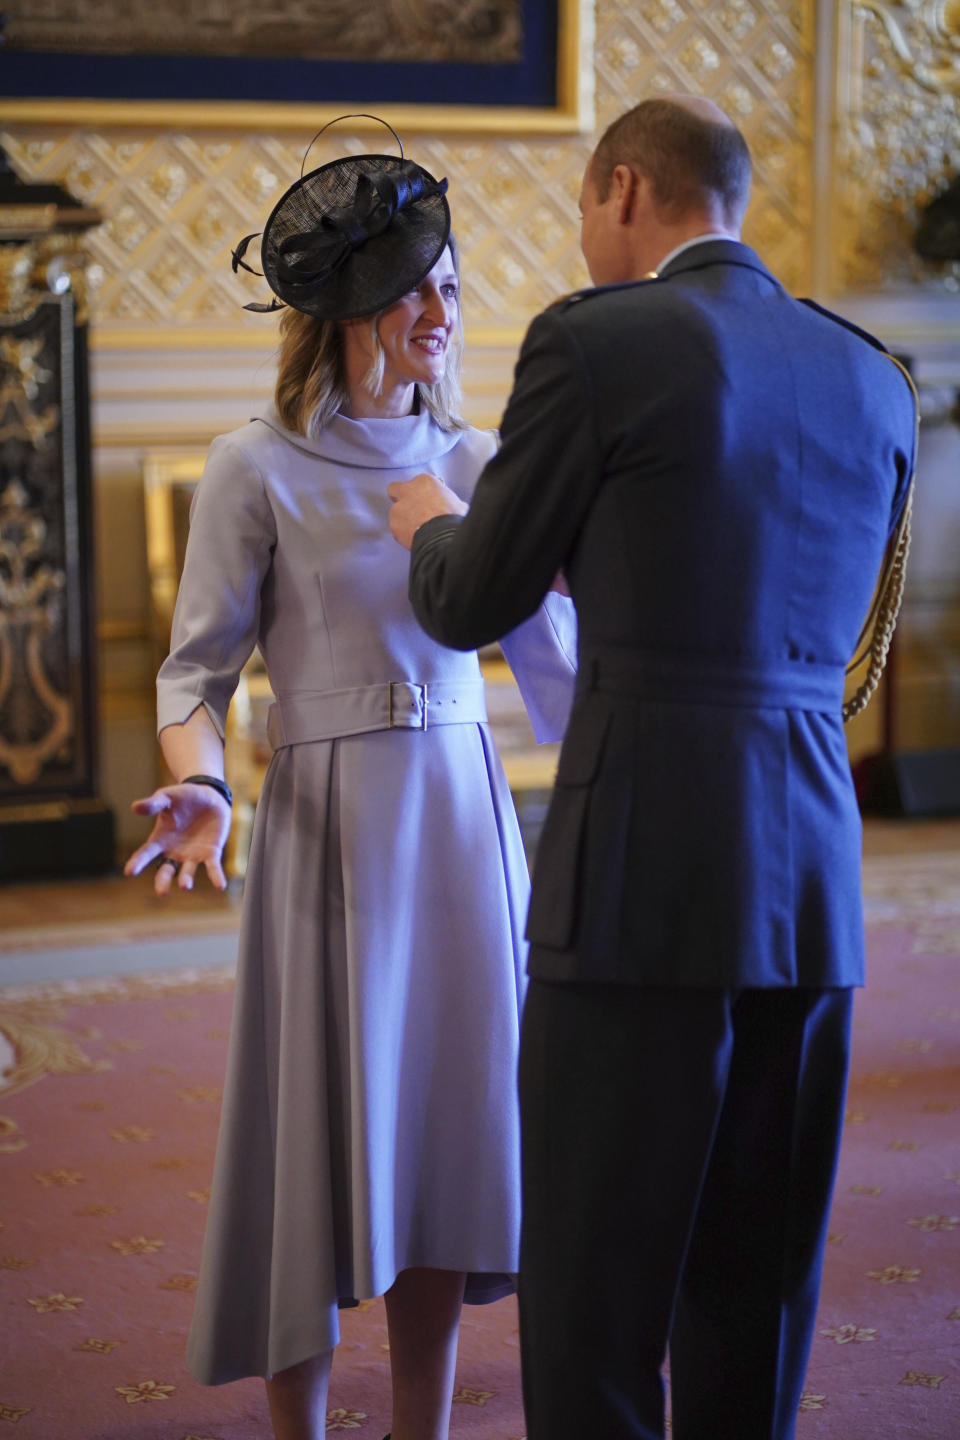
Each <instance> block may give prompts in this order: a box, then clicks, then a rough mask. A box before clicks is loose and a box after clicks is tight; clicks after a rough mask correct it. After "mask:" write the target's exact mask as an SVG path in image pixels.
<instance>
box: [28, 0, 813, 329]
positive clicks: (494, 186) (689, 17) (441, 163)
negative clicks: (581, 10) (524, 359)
mask: <svg viewBox="0 0 960 1440" xmlns="http://www.w3.org/2000/svg"><path fill="white" fill-rule="evenodd" d="M812 36H813V0H721V3H720V4H719V5H717V4H714V3H712V0H710V3H707V0H639V3H637V0H598V5H597V15H596V49H595V79H596V91H597V103H598V121H599V124H600V125H601V126H602V125H605V124H606V123H608V122H609V121H610V120H611V119H613V117H614V116H615V115H617V114H618V113H619V112H620V111H621V110H623V109H625V108H627V107H628V106H629V105H630V104H632V103H634V102H635V101H636V100H637V99H639V98H642V97H643V96H646V95H650V94H656V93H662V92H665V91H670V90H686V91H696V92H699V93H701V94H705V95H708V96H710V97H711V98H714V99H716V100H717V101H718V102H719V103H720V104H722V105H724V106H725V107H726V108H727V109H728V110H729V111H730V112H731V113H732V114H733V115H734V116H735V118H736V119H737V120H738V122H739V123H740V124H741V125H742V127H743V129H744V131H745V133H746V134H747V137H748V139H749V141H750V143H751V145H752V148H753V150H754V154H755V158H756V169H757V180H756V188H755V198H754V202H753V205H752V207H751V211H750V216H749V222H748V231H747V238H748V239H750V240H752V241H753V242H755V243H756V244H757V245H759V246H760V247H761V248H762V250H763V252H764V255H765V258H766V259H767V260H768V262H769V263H770V265H771V266H772V268H773V269H774V270H775V271H776V272H777V273H778V274H779V275H780V277H781V278H782V279H783V280H784V281H785V283H786V284H787V285H788V286H790V287H791V288H801V289H802V288H804V287H805V286H806V285H807V284H808V253H809V233H810V225H811V214H810V210H811V200H810V195H811V182H810V135H811V128H812V93H811V92H812V52H813V38H812ZM309 138H310V137H309V135H303V136H297V135H296V134H293V135H290V134H287V133H285V134H284V136H283V138H282V139H279V138H276V137H272V136H269V135H262V134H258V135H244V134H239V135H238V134H236V133H233V132H231V133H230V134H224V135H218V134H216V133H215V132H214V133H210V132H206V131H204V132H202V133H201V132H197V133H196V134H192V135H191V134H174V133H157V132H156V131H148V130H143V129H140V130H130V131H129V132H127V133H125V132H124V131H123V130H122V129H116V128H113V129H111V130H110V131H109V133H107V132H104V133H91V132H89V131H70V130H66V129H63V128H56V129H54V128H48V129H40V128H33V129H27V128H25V127H20V128H17V129H15V130H11V131H10V132H8V133H7V135H6V136H5V137H4V144H5V145H6V146H7V147H8V149H9V153H10V155H11V158H12V160H13V163H14V165H15V166H16V167H17V168H18V170H19V171H20V172H21V173H22V174H23V175H24V176H25V177H26V178H30V179H41V178H51V179H57V180H62V181H65V183H66V184H67V185H68V186H69V188H70V189H71V190H72V191H73V192H74V194H76V195H77V196H78V197H79V198H81V199H83V200H84V201H87V202H88V203H91V204H95V205H96V206H97V207H98V208H99V209H100V210H101V211H102V212H103V214H104V215H105V216H106V223H105V224H104V226H103V227H102V228H101V229H100V230H99V231H97V232H95V233H94V234H93V235H92V236H91V238H90V251H91V255H92V257H93V261H94V266H95V279H96V280H97V282H98V288H97V291H96V299H95V321H96V324H95V333H96V334H97V335H98V336H99V342H100V343H101V344H103V343H105V342H106V343H109V341H110V337H111V335H113V336H115V337H117V338H118V340H119V337H121V336H124V335H128V334H129V333H130V331H131V329H132V328H133V327H136V328H137V329H138V330H143V329H147V330H149V329H152V328H155V329H157V330H161V331H173V330H176V331H178V332H180V333H184V331H185V330H186V331H189V329H193V328H200V327H202V328H204V329H209V328H210V327H222V328H224V330H225V331H227V330H229V331H231V332H238V331H242V330H244V329H249V330H251V331H252V332H254V333H255V334H257V335H266V334H267V333H268V331H267V329H266V328H265V326H264V322H263V320H262V319H253V318H252V317H250V316H248V315H244V313H243V311H242V308H241V307H242V305H243V303H244V302H245V301H246V300H249V299H252V298H262V289H261V283H262V282H257V281H256V280H252V279H250V277H248V276H241V277H239V278H238V277H235V276H234V275H232V274H231V270H230V249H231V246H232V245H233V244H234V243H235V242H236V240H237V239H238V238H239V237H240V236H241V235H244V234H246V233H248V232H249V231H250V230H254V229H256V228H257V227H258V226H259V225H260V224H262V222H263V220H264V219H265V218H266V215H267V214H268V213H269V210H270V207H271V205H272V204H273V202H274V201H275V200H276V199H277V197H278V196H279V194H280V193H281V191H282V189H283V187H284V185H285V184H286V183H288V182H289V180H290V179H291V178H292V177H294V176H295V175H296V174H297V173H298V172H299V169H300V163H301V160H302V157H303V152H304V149H305V146H306V144H307V142H308V140H309ZM404 140H405V143H406V145H407V148H408V150H409V153H410V154H411V155H414V156H415V157H416V158H417V159H418V160H420V161H421V162H422V163H424V164H425V165H427V166H428V168H430V169H432V170H433V171H434V172H435V173H437V174H441V175H447V176H448V177H449V179H450V193H451V200H452V204H453V210H454V223H455V226H456V230H457V234H458V237H459V239H460V243H461V248H462V251H463V257H464V299H465V305H466V313H467V317H468V322H469V324H470V325H471V326H473V327H480V328H482V327H484V326H487V327H500V328H501V329H502V328H503V327H504V326H509V327H511V328H512V329H514V330H515V331H516V333H518V334H519V332H520V329H521V328H522V326H523V325H524V324H525V322H526V321H527V320H528V319H529V318H530V317H531V316H532V315H533V314H535V313H536V312H537V311H538V310H539V309H541V308H542V307H543V306H544V305H545V304H547V303H549V301H550V300H552V299H554V298H556V296H557V295H558V294H562V293H564V292H566V291H569V290H572V289H575V288H577V287H578V286H580V285H583V284H585V283H586V281H587V276H586V271H585V269H584V266H583V262H582V259H581V257H580V252H579V248H578V228H577V219H576V217H577V206H576V201H577V195H578V192H579V187H580V179H581V175H582V172H583V167H584V163H585V161H586V159H587V157H588V155H589V152H590V148H591V138H590V137H587V136H584V137H576V136H574V137H570V138H564V139H563V140H558V139H556V138H554V137H550V136H532V135H531V136H527V135H523V134H522V133H516V134H513V135H509V136H506V137H503V136H489V137H488V136H465V137H462V138H458V137H455V136H444V135H441V134H439V133H426V132H424V133H421V134H407V135H405V136H404ZM370 145H371V134H370V132H369V131H364V132H363V133H362V134H351V133H350V132H349V130H348V129H347V127H341V129H340V131H339V132H338V135H337V139H336V141H335V142H334V141H331V140H330V139H329V137H326V136H325V137H324V140H323V142H321V143H320V144H318V145H317V146H316V147H315V148H314V149H313V150H312V151H311V154H310V162H311V164H316V163H320V162H321V161H323V160H324V159H326V158H329V157H330V156H331V155H332V154H334V153H336V152H337V150H338V149H339V147H341V146H344V147H346V148H349V149H353V150H357V151H360V150H365V149H369V148H370ZM269 333H270V334H271V335H272V329H271V330H270V331H269Z"/></svg>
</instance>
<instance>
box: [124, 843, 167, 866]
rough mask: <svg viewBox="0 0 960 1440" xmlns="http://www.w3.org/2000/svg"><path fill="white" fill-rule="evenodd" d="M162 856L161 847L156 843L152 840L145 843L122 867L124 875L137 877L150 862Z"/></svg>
mask: <svg viewBox="0 0 960 1440" xmlns="http://www.w3.org/2000/svg"><path fill="white" fill-rule="evenodd" d="M162 854H163V846H162V845H161V844H160V843H159V842H158V841H156V840H154V839H150V840H147V841H145V842H144V843H143V844H142V845H141V846H140V848H139V849H138V850H134V852H133V854H132V855H131V856H130V859H129V860H128V861H127V863H126V865H124V867H123V873H124V875H139V874H140V873H141V872H142V871H144V870H146V868H147V866H148V865H149V864H150V862H151V860H156V858H157V856H158V855H162Z"/></svg>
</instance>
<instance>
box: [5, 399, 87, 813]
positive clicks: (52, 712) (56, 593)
mask: <svg viewBox="0 0 960 1440" xmlns="http://www.w3.org/2000/svg"><path fill="white" fill-rule="evenodd" d="M0 434H2V426H0ZM46 528H47V527H46V524H45V522H44V520H43V518H42V516H41V515H40V513H39V511H37V510H35V509H33V508H32V507H31V506H30V505H29V504H28V497H27V492H26V490H25V489H24V487H23V486H22V485H21V484H20V483H19V481H16V480H13V481H11V482H10V484H9V485H8V486H7V488H6V490H5V491H4V492H3V494H2V495H0V705H2V704H3V703H4V701H5V700H6V698H7V696H8V695H10V694H11V693H13V692H21V693H22V692H26V693H27V694H28V695H29V696H30V697H31V701H32V705H33V707H34V708H35V709H36V708H37V707H39V713H40V714H41V715H42V716H43V717H44V721H45V723H44V728H43V730H42V731H41V733H40V734H39V735H37V736H36V737H35V738H26V736H27V734H28V733H29V732H30V730H31V729H32V728H33V727H31V726H27V725H25V726H24V737H23V738H19V737H17V738H10V732H9V730H8V733H7V734H6V735H3V736H0V765H5V766H6V767H7V769H8V770H9V771H10V773H11V775H12V776H13V778H14V780H16V781H17V782H18V784H21V785H30V784H32V782H33V781H34V780H36V778H37V776H38V775H39V774H40V772H41V771H42V769H43V767H44V765H45V764H46V762H47V761H48V760H51V759H52V758H53V757H54V756H55V755H57V754H59V753H60V752H61V751H62V750H63V747H64V746H65V745H66V743H67V742H68V741H69V740H70V738H71V737H72V735H73V706H72V705H71V703H70V700H69V698H68V697H67V696H66V695H61V694H59V693H58V691H57V690H55V689H54V685H53V682H52V680H51V678H50V676H49V675H48V674H47V670H46V665H45V663H44V655H43V642H44V639H45V638H46V636H47V635H48V634H49V633H50V632H51V631H52V630H54V629H55V628H56V624H57V618H58V608H59V605H60V603H61V597H62V594H63V591H64V588H65V586H66V575H65V573H64V572H63V571H62V570H56V569H54V568H53V567H52V566H50V565H48V564H47V563H45V562H44V561H43V560H42V556H43V553H44V541H45V538H46Z"/></svg>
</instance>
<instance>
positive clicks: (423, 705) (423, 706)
mask: <svg viewBox="0 0 960 1440" xmlns="http://www.w3.org/2000/svg"><path fill="white" fill-rule="evenodd" d="M395 685H407V686H409V688H410V689H411V690H419V691H420V723H419V725H398V724H397V723H396V721H395V720H394V718H393V687H394V686H395ZM428 703H429V701H428V698H427V687H426V685H425V684H424V685H420V684H418V683H417V682H416V681H415V680H391V681H390V683H389V687H388V689H387V729H388V730H426V729H427V705H428Z"/></svg>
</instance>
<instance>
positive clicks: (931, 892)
mask: <svg viewBox="0 0 960 1440" xmlns="http://www.w3.org/2000/svg"><path fill="white" fill-rule="evenodd" d="M865 893H866V899H867V908H868V922H869V947H868V948H869V963H870V975H869V986H868V989H867V990H866V991H864V992H863V993H861V994H860V995H859V996H858V999H857V1010H856V1020H855V1044H854V1065H853V1074H852V1080H851V1087H850V1096H849V1102H848V1111H847V1128H846V1135H845V1142H844V1151H843V1155H842V1159H841V1166H840V1174H839V1178H838V1183H837V1190H836V1197H835V1202H834V1209H833V1214H832V1217H831V1225H830V1244H829V1245H828V1254H827V1268H826V1274H825V1280H824V1289H823V1295H822V1299H821V1306H820V1315H819V1318H818V1321H817V1332H816V1336H815V1339H814V1345H813V1353H812V1356H811V1362H810V1369H809V1373H808V1376H807V1383H806V1387H805V1392H804V1396H803V1400H802V1402H801V1407H800V1409H801V1414H800V1416H799V1417H798V1425H797V1435H798V1440H914V1437H916V1440H957V1437H958V1436H960V1126H958V1123H957V1121H958V1116H960V854H948V855H941V856H919V857H910V858H906V859H904V858H896V859H895V858H892V857H884V858H883V859H877V860H872V861H870V862H869V863H868V865H867V868H866V876H865ZM185 943H187V942H185ZM231 1003H232V991H231V983H230V976H229V973H228V971H226V970H210V969H205V970H197V971H193V972H189V971H180V972H178V973H177V974H176V975H173V974H171V975H167V976H157V975H153V976H150V975H147V976H138V977H136V978H131V979H125V980H117V979H111V980H106V981H76V982H68V983H62V984H58V985H49V986H33V987H18V988H14V987H11V986H7V987H4V988H0V1440H2V1437H3V1435H5V1434H6V1433H7V1431H8V1430H9V1433H10V1435H11V1437H13V1436H18V1437H24V1440H266V1437H267V1436H268V1435H269V1433H270V1430H269V1423H268V1420H267V1411H266V1405H265V1401H264V1397H263V1387H262V1385H261V1383H260V1382H259V1381H257V1380H250V1381H243V1382H240V1383H239V1384H236V1385H230V1386H225V1387H220V1388H218V1389H205V1388H204V1387H202V1386H199V1385H197V1384H196V1383H195V1382H194V1381H193V1380H192V1379H191V1377H190V1376H189V1375H188V1374H187V1372H186V1370H185V1368H184V1363H183V1350H184V1344H185V1339H186V1332H187V1326H188V1324H189V1319H190V1311H191V1306H192V1296H193V1291H194V1289H195V1287H196V1274H197V1265H198V1261H199V1251H200V1240H201V1236H202V1231H203V1222H204V1216H205V1212H206V1205H207V1201H208V1198H209V1185H210V1172H211V1166H212V1155H213V1145H214V1140H215V1135H216V1124H217V1112H218V1104H219V1099H220V1093H221V1092H220V1086H221V1084H222V1078H223V1070H224V1061H225V1051H226V1041H227V1031H228V1027H229V1019H230V1008H231ZM242 1263H243V1257H242V1256H239V1257H238V1264H242ZM342 1328H343V1341H342V1344H341V1347H340V1350H339V1352H338V1356H337V1360H336V1363H335V1366H334V1376H333V1383H332V1387H331V1395H330V1409H329V1412H328V1416H327V1429H328V1431H329V1432H336V1433H339V1432H343V1433H344V1434H346V1433H347V1432H349V1433H350V1434H356V1435H357V1437H358V1440H381V1437H382V1436H383V1435H384V1433H385V1432H386V1431H387V1429H388V1428H389V1423H390V1416H389V1374H388V1358H387V1334H386V1323H385V1317H384V1310H383V1304H382V1301H378V1300H370V1301H365V1302H363V1303H362V1304H361V1305H360V1306H359V1307H358V1308H357V1309H356V1310H353V1311H347V1312H344V1313H343V1316H342ZM451 1433H452V1435H453V1436H454V1437H456V1440H459V1437H464V1440H467V1437H475V1440H522V1437H523V1435H524V1422H523V1413H522V1407H521V1403H520V1383H519V1348H518V1335H517V1318H516V1306H515V1304H514V1303H513V1302H512V1301H501V1302H499V1303H498V1304H496V1305H491V1306H482V1307H469V1308H467V1309H466V1310H465V1312H464V1322H463V1335H462V1341H461V1346H460V1359H459V1365H458V1371H457V1381H456V1394H455V1403H454V1414H453V1424H452V1431H451ZM597 1440H602V1437H597ZM718 1440H719V1437H718Z"/></svg>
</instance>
